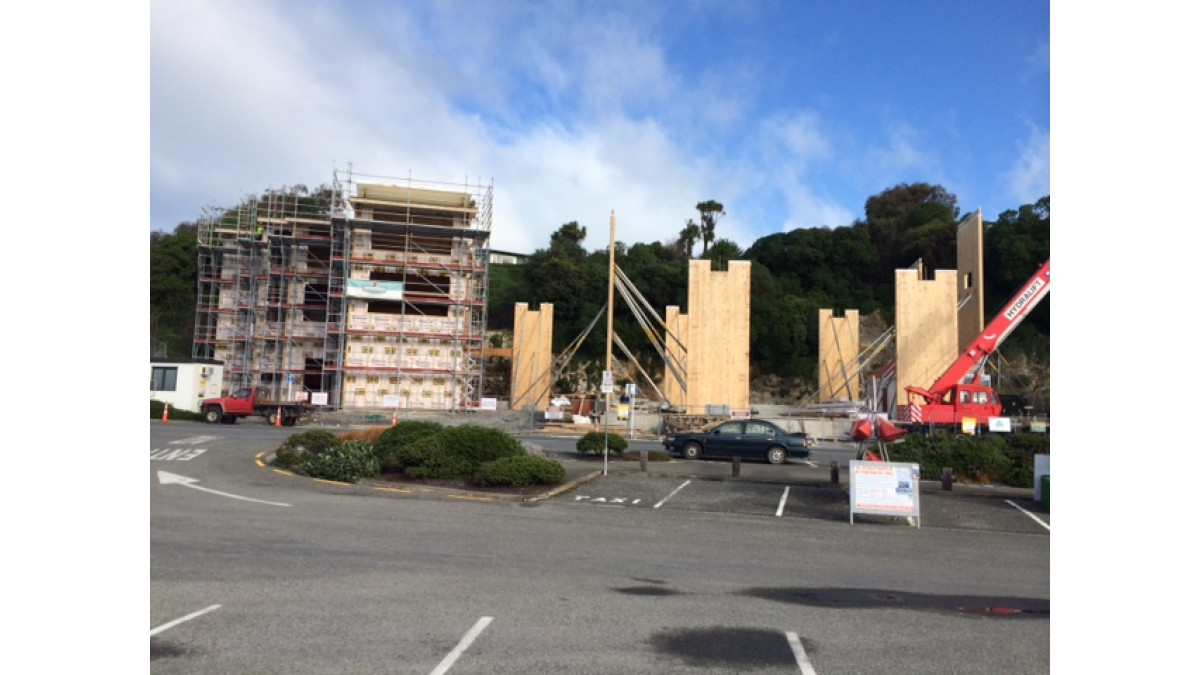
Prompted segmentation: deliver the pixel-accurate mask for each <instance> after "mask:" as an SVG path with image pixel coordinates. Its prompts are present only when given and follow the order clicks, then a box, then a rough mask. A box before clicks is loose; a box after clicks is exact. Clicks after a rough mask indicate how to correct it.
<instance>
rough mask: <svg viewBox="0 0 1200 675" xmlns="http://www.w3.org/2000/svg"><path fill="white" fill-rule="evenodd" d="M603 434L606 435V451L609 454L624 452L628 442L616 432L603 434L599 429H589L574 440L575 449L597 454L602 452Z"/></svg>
mask: <svg viewBox="0 0 1200 675" xmlns="http://www.w3.org/2000/svg"><path fill="white" fill-rule="evenodd" d="M605 436H607V437H608V453H609V454H610V455H611V454H620V453H622V452H625V450H626V449H627V448H628V447H629V442H628V441H626V440H625V439H624V438H623V437H621V436H619V435H617V434H613V433H609V434H604V433H600V432H599V431H589V432H587V433H586V434H584V435H583V436H582V437H581V438H580V439H579V440H578V441H576V442H575V449H576V450H578V451H579V452H583V453H594V454H597V455H599V454H600V453H602V452H604V437H605Z"/></svg>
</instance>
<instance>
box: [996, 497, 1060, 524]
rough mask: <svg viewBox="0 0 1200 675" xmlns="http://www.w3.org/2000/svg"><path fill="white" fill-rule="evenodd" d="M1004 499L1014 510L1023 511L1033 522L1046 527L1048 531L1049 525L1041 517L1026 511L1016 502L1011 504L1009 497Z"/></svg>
mask: <svg viewBox="0 0 1200 675" xmlns="http://www.w3.org/2000/svg"><path fill="white" fill-rule="evenodd" d="M1004 501H1006V502H1008V504H1009V505H1010V506H1012V507H1013V508H1014V509H1016V510H1018V511H1020V512H1021V513H1024V514H1025V515H1027V516H1029V517H1030V518H1033V521H1034V522H1035V523H1037V524H1038V525H1041V526H1042V527H1044V528H1046V530H1047V531H1049V530H1050V525H1048V524H1047V523H1046V522H1045V521H1043V520H1042V519H1041V518H1038V517H1037V516H1035V515H1033V514H1032V513H1030V512H1028V511H1026V510H1025V509H1023V508H1021V507H1019V506H1017V505H1016V504H1013V503H1012V500H1011V499H1005V500H1004Z"/></svg>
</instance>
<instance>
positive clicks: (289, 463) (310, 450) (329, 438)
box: [275, 429, 341, 469]
mask: <svg viewBox="0 0 1200 675" xmlns="http://www.w3.org/2000/svg"><path fill="white" fill-rule="evenodd" d="M340 444H341V440H339V439H338V437H337V436H335V435H334V434H333V432H331V431H325V430H324V429H312V430H310V431H305V432H302V433H299V434H292V435H291V436H288V439H287V440H286V441H284V442H283V445H281V446H279V447H278V448H276V449H275V463H276V464H277V465H279V466H281V467H283V468H285V469H291V468H296V467H299V466H301V465H302V464H304V463H305V462H307V461H308V459H309V458H311V457H316V456H318V455H321V454H323V453H325V452H327V451H328V450H329V449H331V448H336V447H337V446H338V445H340Z"/></svg>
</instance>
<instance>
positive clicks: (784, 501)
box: [775, 485, 792, 518]
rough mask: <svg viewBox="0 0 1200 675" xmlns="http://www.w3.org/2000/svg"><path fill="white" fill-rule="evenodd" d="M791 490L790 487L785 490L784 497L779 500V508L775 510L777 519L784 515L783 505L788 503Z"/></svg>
mask: <svg viewBox="0 0 1200 675" xmlns="http://www.w3.org/2000/svg"><path fill="white" fill-rule="evenodd" d="M791 489H792V486H790V485H789V486H787V487H785V488H783V496H782V497H780V498H779V508H777V509H775V517H776V518H778V517H779V516H782V515H783V505H784V504H786V503H787V496H788V490H791Z"/></svg>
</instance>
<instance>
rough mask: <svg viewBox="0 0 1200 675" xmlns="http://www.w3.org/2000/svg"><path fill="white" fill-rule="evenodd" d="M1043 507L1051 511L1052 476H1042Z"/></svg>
mask: <svg viewBox="0 0 1200 675" xmlns="http://www.w3.org/2000/svg"><path fill="white" fill-rule="evenodd" d="M1042 507H1043V508H1045V509H1046V510H1047V511H1049V510H1050V474H1046V475H1045V476H1042Z"/></svg>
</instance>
